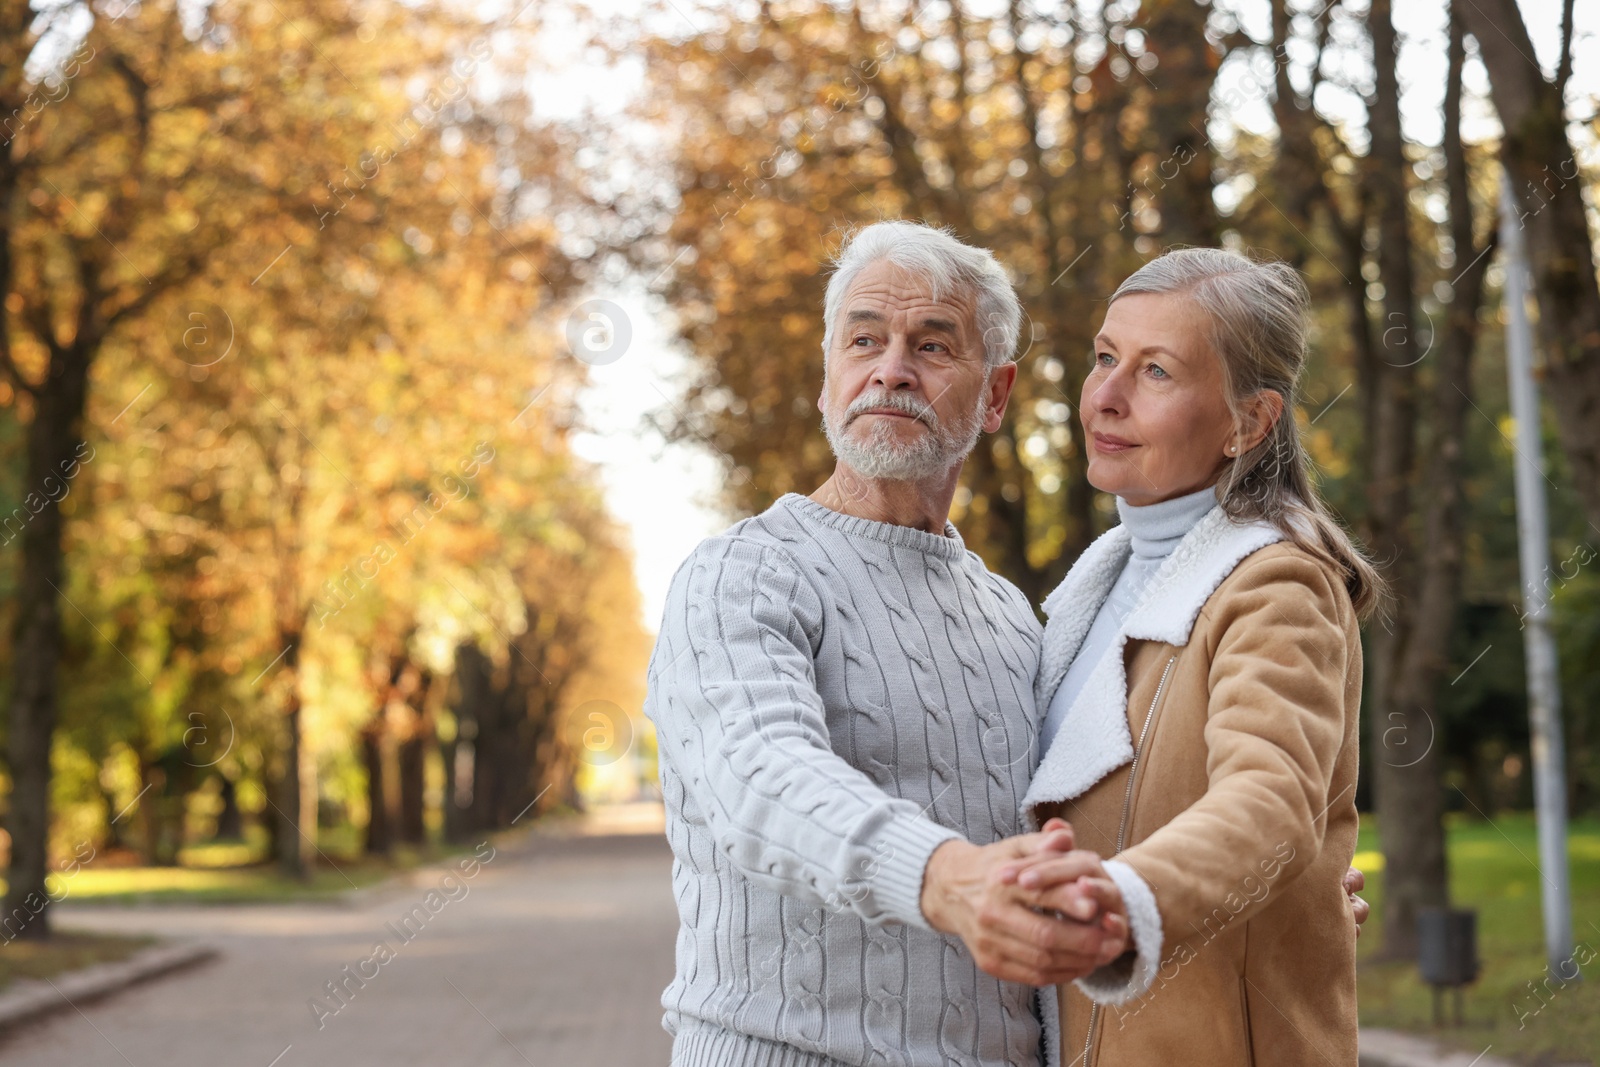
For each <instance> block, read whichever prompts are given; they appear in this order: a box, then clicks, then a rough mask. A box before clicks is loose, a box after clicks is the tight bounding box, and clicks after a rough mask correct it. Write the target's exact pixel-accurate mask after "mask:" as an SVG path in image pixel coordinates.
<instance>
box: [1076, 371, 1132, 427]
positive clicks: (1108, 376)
mask: <svg viewBox="0 0 1600 1067" xmlns="http://www.w3.org/2000/svg"><path fill="white" fill-rule="evenodd" d="M1085 393H1086V395H1085V396H1084V401H1085V404H1084V406H1085V407H1087V408H1088V409H1089V410H1090V411H1103V412H1106V413H1107V414H1115V415H1125V414H1127V411H1128V384H1127V378H1126V377H1125V376H1124V375H1123V374H1122V368H1120V367H1113V368H1112V369H1111V370H1109V371H1108V372H1106V373H1105V374H1104V375H1103V376H1101V377H1100V380H1099V381H1095V379H1094V378H1092V377H1091V378H1090V379H1089V380H1088V382H1086V383H1085Z"/></svg>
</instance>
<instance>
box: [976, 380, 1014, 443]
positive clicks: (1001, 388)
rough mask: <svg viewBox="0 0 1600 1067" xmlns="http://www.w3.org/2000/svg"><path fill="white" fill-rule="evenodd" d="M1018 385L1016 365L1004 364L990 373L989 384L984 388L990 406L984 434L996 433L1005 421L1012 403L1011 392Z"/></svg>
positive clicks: (984, 421)
mask: <svg viewBox="0 0 1600 1067" xmlns="http://www.w3.org/2000/svg"><path fill="white" fill-rule="evenodd" d="M1016 384H1017V365H1016V364H1015V363H1002V364H1000V365H999V366H998V367H996V368H995V369H994V370H992V371H990V372H989V382H988V384H987V385H986V386H984V388H985V389H987V390H988V393H989V404H988V407H987V410H986V412H985V414H984V416H983V432H984V433H994V432H995V431H996V430H998V429H999V428H1000V424H1001V423H1002V422H1003V421H1005V417H1006V405H1007V404H1009V403H1010V402H1011V390H1012V389H1013V388H1014V387H1015V386H1016Z"/></svg>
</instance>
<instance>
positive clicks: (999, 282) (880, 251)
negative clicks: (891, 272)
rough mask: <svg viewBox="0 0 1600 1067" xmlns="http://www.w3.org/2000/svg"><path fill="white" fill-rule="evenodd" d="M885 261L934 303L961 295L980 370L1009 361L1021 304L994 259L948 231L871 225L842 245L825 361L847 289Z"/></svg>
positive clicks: (829, 301)
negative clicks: (974, 323)
mask: <svg viewBox="0 0 1600 1067" xmlns="http://www.w3.org/2000/svg"><path fill="white" fill-rule="evenodd" d="M885 261H887V262H889V263H893V264H894V265H895V266H897V267H900V268H902V269H904V270H907V271H910V272H911V273H912V274H915V275H917V276H918V277H921V278H924V279H926V280H927V281H928V283H929V284H930V285H931V286H932V287H933V296H934V299H935V300H937V299H940V298H941V297H942V296H943V294H945V293H948V292H955V291H959V290H963V289H964V290H966V291H967V293H968V294H970V295H971V296H972V297H973V301H974V304H975V305H976V307H975V310H976V313H977V316H978V328H979V330H980V331H981V332H982V335H983V362H984V366H985V367H986V368H990V369H992V368H994V367H998V366H999V365H1000V364H1002V363H1007V362H1009V361H1010V360H1011V355H1012V353H1013V352H1015V351H1016V350H1017V337H1018V336H1019V335H1020V334H1021V333H1022V302H1021V301H1020V300H1018V299H1017V290H1016V287H1015V286H1013V285H1012V284H1011V279H1010V278H1009V277H1007V275H1006V272H1005V268H1004V267H1002V266H1000V261H999V260H997V259H995V258H994V253H992V252H990V251H989V250H988V249H986V248H974V247H972V246H971V245H967V244H962V243H961V242H960V241H958V240H956V239H955V237H954V236H953V235H952V234H951V232H950V231H949V230H940V229H935V228H934V227H932V226H928V225H925V224H924V223H920V222H905V221H894V222H875V223H873V224H872V225H871V226H868V227H866V228H865V229H862V230H858V231H857V232H856V233H854V234H852V235H851V236H850V237H848V238H846V239H845V243H844V246H843V247H842V248H840V249H839V255H838V256H837V257H836V258H835V259H834V261H833V266H834V271H833V276H832V277H830V278H829V279H828V293H827V296H826V298H825V299H824V300H823V306H822V314H823V319H824V325H823V332H822V351H823V354H824V356H826V354H827V353H828V352H829V351H830V348H831V346H832V344H833V323H834V320H835V319H837V318H838V317H839V310H840V307H841V305H843V303H844V295H845V293H847V292H849V291H850V283H852V282H854V281H855V279H856V276H857V275H858V274H860V273H861V272H862V270H864V269H865V268H866V267H868V266H870V265H871V264H873V263H879V262H885Z"/></svg>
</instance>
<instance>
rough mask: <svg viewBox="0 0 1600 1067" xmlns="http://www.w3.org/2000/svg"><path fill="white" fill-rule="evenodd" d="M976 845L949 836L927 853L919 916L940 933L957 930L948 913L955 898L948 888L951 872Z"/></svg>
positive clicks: (949, 886)
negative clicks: (948, 838)
mask: <svg viewBox="0 0 1600 1067" xmlns="http://www.w3.org/2000/svg"><path fill="white" fill-rule="evenodd" d="M977 848H978V846H977V845H974V844H972V843H971V842H970V841H964V840H962V839H961V838H959V837H952V838H951V839H950V840H948V841H946V842H944V843H943V844H940V845H939V846H938V847H937V848H935V849H934V850H933V851H932V852H931V853H929V854H928V864H927V866H926V867H924V868H923V870H922V899H921V906H922V917H923V919H924V920H926V921H927V923H928V925H929V926H931V927H933V928H934V929H935V930H937V931H939V932H940V933H941V934H953V933H956V932H957V931H956V928H955V922H954V917H953V916H952V915H951V904H952V903H953V902H954V898H955V894H953V893H952V892H951V891H950V888H951V881H952V875H953V874H954V872H955V871H958V870H960V869H961V868H962V867H964V866H965V863H964V861H965V860H966V859H967V855H968V854H969V853H971V852H974V851H976V850H977Z"/></svg>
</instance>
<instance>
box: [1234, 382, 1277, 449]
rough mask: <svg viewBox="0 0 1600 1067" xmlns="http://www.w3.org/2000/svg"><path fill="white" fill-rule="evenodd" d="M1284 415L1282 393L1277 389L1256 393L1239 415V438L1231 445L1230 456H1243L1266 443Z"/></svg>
mask: <svg viewBox="0 0 1600 1067" xmlns="http://www.w3.org/2000/svg"><path fill="white" fill-rule="evenodd" d="M1283 414H1284V413H1283V394H1282V393H1280V392H1278V391H1277V390H1276V389H1262V390H1261V391H1260V392H1258V393H1256V395H1255V396H1253V397H1251V398H1250V402H1249V404H1248V406H1246V408H1245V409H1244V411H1243V412H1241V413H1240V415H1239V432H1238V436H1237V437H1236V438H1235V439H1234V440H1233V441H1232V442H1231V443H1230V449H1229V452H1228V454H1229V455H1230V456H1235V457H1237V456H1242V455H1244V454H1245V453H1247V452H1249V451H1250V450H1251V449H1252V448H1254V447H1256V446H1257V445H1259V444H1260V443H1261V442H1262V441H1265V440H1266V439H1267V435H1268V434H1270V433H1271V432H1272V428H1273V427H1274V426H1276V425H1278V420H1279V419H1281V418H1283Z"/></svg>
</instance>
